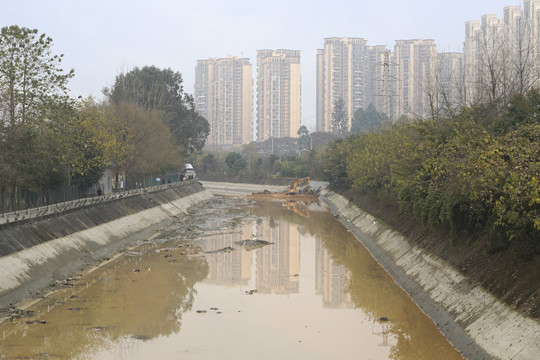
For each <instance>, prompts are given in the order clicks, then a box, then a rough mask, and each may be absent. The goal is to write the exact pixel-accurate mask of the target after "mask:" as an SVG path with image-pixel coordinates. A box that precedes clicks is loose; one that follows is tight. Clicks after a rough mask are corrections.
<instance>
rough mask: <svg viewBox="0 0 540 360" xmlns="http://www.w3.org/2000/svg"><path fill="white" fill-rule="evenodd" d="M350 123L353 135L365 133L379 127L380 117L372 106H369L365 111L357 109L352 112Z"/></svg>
mask: <svg viewBox="0 0 540 360" xmlns="http://www.w3.org/2000/svg"><path fill="white" fill-rule="evenodd" d="M351 123H352V124H351V132H352V133H353V134H361V133H367V132H370V131H372V130H375V129H378V128H379V127H380V126H381V115H380V114H379V112H378V111H377V109H375V106H373V104H369V106H368V108H367V110H364V109H362V108H359V109H358V110H356V111H355V112H354V116H353V119H352V122H351Z"/></svg>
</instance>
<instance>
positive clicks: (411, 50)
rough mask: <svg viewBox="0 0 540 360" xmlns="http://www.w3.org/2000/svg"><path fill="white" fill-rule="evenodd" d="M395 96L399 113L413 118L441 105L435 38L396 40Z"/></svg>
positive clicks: (422, 115)
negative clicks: (439, 101) (437, 80)
mask: <svg viewBox="0 0 540 360" xmlns="http://www.w3.org/2000/svg"><path fill="white" fill-rule="evenodd" d="M393 63H395V64H397V65H396V67H395V68H394V69H393V76H394V77H395V78H396V79H398V80H397V81H396V83H395V85H394V88H395V94H396V96H395V97H394V98H393V101H394V106H393V108H394V109H396V111H397V112H396V114H399V116H407V117H412V118H418V117H419V118H426V117H429V116H430V115H431V113H432V111H433V107H434V106H435V105H436V106H437V107H438V103H437V101H438V97H437V96H436V95H437V94H438V88H437V84H436V81H435V79H436V76H435V74H436V73H435V72H436V71H437V46H436V45H435V41H434V40H423V39H414V40H397V41H396V44H395V46H394V53H393Z"/></svg>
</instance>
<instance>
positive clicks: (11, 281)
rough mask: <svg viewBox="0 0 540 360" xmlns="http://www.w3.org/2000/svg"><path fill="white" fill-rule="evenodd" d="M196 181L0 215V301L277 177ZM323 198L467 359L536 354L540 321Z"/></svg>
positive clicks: (348, 207)
mask: <svg viewBox="0 0 540 360" xmlns="http://www.w3.org/2000/svg"><path fill="white" fill-rule="evenodd" d="M203 185H204V187H203V186H201V184H200V183H198V182H197V181H191V182H189V183H187V184H182V185H181V186H175V187H171V188H168V189H165V190H163V191H157V192H154V193H151V194H141V195H138V196H132V197H129V198H124V199H119V200H117V201H114V202H109V203H107V204H96V205H91V206H87V207H84V208H79V209H75V210H72V211H67V212H65V213H62V214H56V215H50V216H45V217H44V218H42V219H33V220H26V221H22V222H18V223H11V224H4V225H0V240H1V241H0V308H1V307H7V306H8V305H9V304H10V303H16V302H18V301H20V300H22V299H24V298H27V297H28V295H29V293H32V292H34V291H36V290H38V289H41V288H45V287H47V285H48V284H50V283H51V282H52V281H53V280H55V279H62V278H63V277H65V276H67V275H69V274H71V273H73V272H76V271H78V270H79V269H80V268H81V267H82V266H83V265H85V262H86V263H88V262H90V261H95V260H98V259H100V258H103V257H105V256H107V254H109V253H110V252H111V251H112V250H114V249H116V248H120V247H121V246H124V245H127V244H130V243H134V242H135V243H136V242H137V241H140V240H143V239H148V238H149V237H151V236H152V235H153V234H155V232H156V229H157V228H158V227H160V226H164V225H166V224H167V223H168V222H172V221H173V219H174V218H177V217H181V216H183V214H185V213H186V212H187V209H188V208H189V207H190V206H192V205H197V204H200V203H202V202H204V201H206V200H208V199H210V198H212V197H213V196H214V195H213V193H215V194H223V195H245V194H247V193H250V192H259V191H262V190H264V189H268V190H271V191H278V190H279V189H280V188H281V187H280V186H265V185H251V184H228V183H212V182H204V184H203ZM322 199H323V200H324V201H325V202H326V203H327V204H328V206H329V207H330V208H331V209H332V211H333V212H334V214H335V215H336V216H337V217H338V218H339V219H340V220H341V222H342V223H343V224H344V225H345V226H346V227H347V228H348V229H349V230H350V231H351V232H352V233H353V234H354V235H355V236H356V238H357V239H358V240H359V241H360V242H362V244H363V245H364V246H365V247H366V248H367V249H368V251H370V252H371V254H372V255H373V257H374V258H375V259H376V260H377V261H378V262H379V263H380V264H381V265H382V266H383V267H384V268H385V269H386V271H388V273H390V275H392V276H393V278H394V279H395V281H396V283H397V284H398V285H400V286H401V287H402V288H403V289H404V290H405V291H406V292H407V293H408V294H409V295H410V296H411V298H412V299H413V300H414V301H415V302H416V303H417V304H418V306H419V307H420V308H421V309H422V310H423V311H424V312H425V313H426V314H427V315H428V316H430V317H431V319H432V320H433V321H434V322H435V323H436V324H437V326H438V327H439V329H440V330H441V331H442V333H443V334H444V335H445V336H446V337H447V338H448V339H449V341H450V342H451V343H452V344H453V345H454V346H455V347H456V348H457V349H458V350H459V351H461V352H462V353H463V355H464V356H465V357H466V358H469V359H491V358H499V359H534V358H537V354H539V353H540V337H538V334H540V324H539V323H538V322H537V321H535V320H533V319H529V318H526V317H524V316H522V315H520V314H518V313H517V312H515V311H513V310H512V309H510V308H509V307H508V306H506V305H504V304H503V303H501V302H500V301H498V300H497V299H495V298H494V297H493V296H491V295H490V294H488V293H487V292H486V291H484V290H483V289H482V288H480V287H478V286H475V285H473V284H471V283H470V282H469V281H468V279H467V278H465V277H463V276H462V275H461V274H460V273H459V272H457V271H456V270H454V269H453V268H452V267H451V266H449V265H448V264H446V263H445V262H444V261H442V260H440V259H438V258H435V257H433V256H431V255H430V254H428V253H425V252H424V251H422V249H420V248H418V247H416V246H413V245H411V244H409V243H408V241H407V240H406V239H405V238H404V237H403V236H402V235H401V234H399V233H397V232H395V231H392V230H391V229H389V228H388V227H387V226H385V225H384V224H382V223H380V222H379V221H378V220H377V219H376V218H374V217H372V216H371V215H369V214H367V213H365V212H363V211H362V210H361V209H359V208H358V207H356V206H354V205H353V204H351V203H349V201H348V200H347V199H346V198H344V197H342V196H340V195H338V194H335V193H333V192H330V191H326V190H325V191H323V192H322Z"/></svg>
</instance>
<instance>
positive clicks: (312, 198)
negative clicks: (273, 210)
mask: <svg viewBox="0 0 540 360" xmlns="http://www.w3.org/2000/svg"><path fill="white" fill-rule="evenodd" d="M248 197H250V198H253V199H259V200H272V199H277V200H291V201H307V202H317V201H318V199H319V194H312V195H307V194H288V193H286V192H270V191H264V192H260V193H253V194H251V195H249V196H248Z"/></svg>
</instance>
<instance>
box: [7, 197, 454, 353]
mask: <svg viewBox="0 0 540 360" xmlns="http://www.w3.org/2000/svg"><path fill="white" fill-rule="evenodd" d="M79 275H82V276H81V277H78V276H74V277H73V279H71V280H70V281H69V283H70V284H71V286H69V287H67V286H63V287H62V288H60V289H59V290H56V291H53V292H52V293H50V294H48V295H47V296H46V297H45V298H44V299H40V300H39V301H37V302H35V303H33V304H31V305H30V306H29V307H27V308H25V309H24V312H21V315H24V316H20V317H17V316H14V317H13V319H12V320H11V321H9V320H8V321H5V322H3V323H2V324H0V340H1V341H0V354H2V357H1V358H2V359H4V358H5V359H9V358H35V359H42V358H43V359H45V358H46V359H180V358H181V359H184V358H185V359H218V358H219V359H235V360H237V359H250V358H257V359H310V360H313V359H321V360H322V359H325V360H326V359H358V358H361V359H415V360H416V359H435V358H436V359H462V358H461V356H460V355H459V353H457V351H456V350H455V349H453V347H452V346H451V345H450V344H449V343H448V342H447V341H446V339H445V338H444V337H443V336H442V335H441V334H440V332H439V331H438V330H437V328H436V327H435V325H434V324H433V323H432V322H431V320H429V319H428V318H427V317H426V316H425V315H424V314H423V313H422V312H421V311H420V310H419V309H418V308H417V307H416V305H415V304H414V303H412V301H411V300H410V298H409V297H408V296H407V295H406V294H405V293H404V292H403V291H402V290H401V289H400V288H399V287H398V286H397V285H396V284H395V283H394V282H393V280H392V279H391V278H390V276H389V275H388V274H386V272H384V270H383V269H382V268H380V267H379V266H378V264H377V263H376V262H375V261H374V260H373V258H371V256H370V255H369V253H367V251H366V250H365V249H364V248H363V247H362V246H361V244H360V243H359V242H358V241H357V240H356V239H354V238H353V237H352V235H351V234H350V233H349V232H348V231H347V230H346V229H345V228H344V227H343V226H342V225H341V224H340V223H339V222H337V220H336V219H335V218H334V217H333V215H332V214H331V213H329V212H328V211H327V210H326V209H325V208H323V207H321V206H320V205H318V204H316V203H312V204H306V203H290V202H278V201H274V202H268V201H262V202H252V201H247V200H245V199H234V198H230V199H217V200H216V201H215V202H214V203H213V206H211V207H207V208H204V209H197V210H195V212H194V213H193V214H192V215H191V216H189V217H186V218H183V219H181V220H179V221H178V222H176V223H174V224H172V225H171V226H169V227H168V228H167V229H162V231H161V233H160V234H159V235H158V236H156V237H155V238H153V239H152V240H151V241H149V242H148V243H145V244H144V245H142V246H141V247H138V248H136V249H131V250H128V251H125V252H124V253H122V254H121V255H120V256H118V258H116V259H114V260H112V261H110V262H108V263H106V264H105V265H103V266H101V267H98V268H97V269H95V270H94V271H92V272H91V273H81V274H79ZM55 287H56V286H55ZM51 289H54V287H51ZM14 314H15V313H14Z"/></svg>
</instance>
